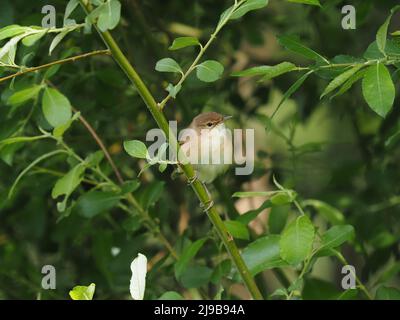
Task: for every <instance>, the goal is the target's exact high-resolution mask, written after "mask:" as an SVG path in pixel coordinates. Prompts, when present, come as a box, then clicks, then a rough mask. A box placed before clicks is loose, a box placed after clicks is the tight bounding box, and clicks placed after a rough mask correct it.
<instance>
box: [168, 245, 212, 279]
mask: <svg viewBox="0 0 400 320" xmlns="http://www.w3.org/2000/svg"><path fill="white" fill-rule="evenodd" d="M206 241H207V239H206V238H203V239H199V240H197V241H195V242H193V243H192V244H190V245H189V246H187V247H186V248H185V249H184V250H183V252H182V253H181V255H180V257H179V260H178V261H177V262H176V263H175V277H176V279H180V277H181V276H182V274H183V272H184V271H185V270H186V268H187V266H188V264H189V262H190V260H192V259H193V258H194V256H195V255H196V254H197V252H198V251H199V250H200V249H201V247H202V246H203V245H204V243H205V242H206Z"/></svg>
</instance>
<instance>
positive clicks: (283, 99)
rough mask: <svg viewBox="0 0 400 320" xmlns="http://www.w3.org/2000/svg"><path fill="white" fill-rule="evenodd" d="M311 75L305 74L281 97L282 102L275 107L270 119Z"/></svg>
mask: <svg viewBox="0 0 400 320" xmlns="http://www.w3.org/2000/svg"><path fill="white" fill-rule="evenodd" d="M311 73H313V71H309V72H307V73H306V74H304V75H302V76H301V77H300V78H299V79H298V80H297V81H296V82H295V83H294V84H293V85H292V86H291V87H290V88H289V89H288V90H287V91H286V92H285V94H284V95H283V98H282V100H281V101H280V102H279V104H278V106H277V107H276V109H275V111H274V113H273V114H272V116H271V119H272V118H273V116H274V115H275V114H276V113H277V112H278V110H279V108H280V107H281V106H282V104H283V103H284V102H285V101H286V100H287V99H289V98H290V97H291V96H292V94H293V93H295V92H296V91H297V90H298V89H299V88H300V87H301V85H302V84H303V83H304V81H306V79H307V78H308V77H309V76H310V74H311Z"/></svg>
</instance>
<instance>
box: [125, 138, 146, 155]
mask: <svg viewBox="0 0 400 320" xmlns="http://www.w3.org/2000/svg"><path fill="white" fill-rule="evenodd" d="M124 149H125V151H126V152H127V153H128V154H129V155H130V156H131V157H134V158H140V159H146V158H147V155H148V152H147V147H146V145H145V144H144V143H143V142H142V141H139V140H131V141H125V142H124Z"/></svg>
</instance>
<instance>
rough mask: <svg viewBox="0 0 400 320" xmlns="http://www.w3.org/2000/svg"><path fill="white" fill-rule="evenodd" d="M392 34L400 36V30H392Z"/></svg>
mask: <svg viewBox="0 0 400 320" xmlns="http://www.w3.org/2000/svg"><path fill="white" fill-rule="evenodd" d="M391 35H392V36H393V37H398V36H400V30H399V31H395V32H392V33H391Z"/></svg>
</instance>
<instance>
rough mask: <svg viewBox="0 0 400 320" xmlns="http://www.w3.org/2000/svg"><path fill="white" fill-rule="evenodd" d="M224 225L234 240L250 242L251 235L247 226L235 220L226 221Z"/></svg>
mask: <svg viewBox="0 0 400 320" xmlns="http://www.w3.org/2000/svg"><path fill="white" fill-rule="evenodd" d="M224 224H225V227H226V228H227V229H228V232H229V233H230V234H231V235H232V236H233V237H234V238H236V239H243V240H249V238H250V234H249V230H248V229H247V227H246V225H245V224H243V223H241V222H239V221H235V220H227V221H224Z"/></svg>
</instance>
